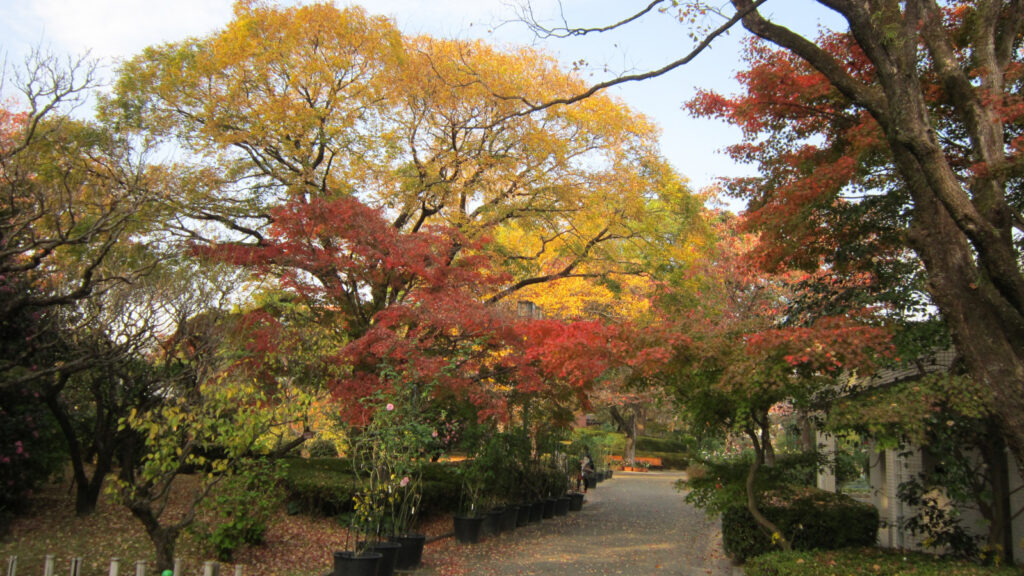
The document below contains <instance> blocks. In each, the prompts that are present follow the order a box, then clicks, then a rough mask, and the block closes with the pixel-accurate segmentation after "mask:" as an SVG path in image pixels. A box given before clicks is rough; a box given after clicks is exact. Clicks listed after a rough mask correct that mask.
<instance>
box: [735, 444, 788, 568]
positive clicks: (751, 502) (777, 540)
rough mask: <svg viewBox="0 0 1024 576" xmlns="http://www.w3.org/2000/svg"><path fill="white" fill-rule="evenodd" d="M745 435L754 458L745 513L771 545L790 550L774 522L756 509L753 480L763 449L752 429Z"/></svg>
mask: <svg viewBox="0 0 1024 576" xmlns="http://www.w3.org/2000/svg"><path fill="white" fill-rule="evenodd" d="M746 433H747V436H749V437H750V440H751V441H752V442H753V443H754V458H753V460H751V461H750V468H749V469H748V470H747V481H746V491H747V511H748V512H750V515H751V516H753V517H754V521H755V522H757V525H758V526H759V527H760V528H761V529H762V530H764V531H765V533H767V534H768V536H769V537H770V538H771V539H772V543H773V544H777V545H778V546H779V547H781V548H782V549H783V550H787V551H788V550H792V549H793V545H792V544H790V542H789V539H788V538H786V537H785V535H783V534H782V531H781V530H779V527H778V526H776V525H775V523H774V522H772V521H771V520H769V519H768V517H767V516H765V515H764V514H762V513H761V511H760V510H759V509H758V508H757V492H756V489H755V484H756V482H755V480H756V478H757V471H758V470H760V469H761V465H762V464H763V463H764V447H763V446H762V445H761V443H760V442H759V441H758V438H757V432H755V431H754V430H753V429H752V428H748V429H747V430H746Z"/></svg>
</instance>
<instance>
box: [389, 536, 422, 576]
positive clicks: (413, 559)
mask: <svg viewBox="0 0 1024 576" xmlns="http://www.w3.org/2000/svg"><path fill="white" fill-rule="evenodd" d="M389 540H391V541H392V542H397V543H398V544H400V545H401V548H399V549H398V553H397V554H395V569H396V570H414V569H416V567H417V566H419V565H420V560H422V559H423V545H424V544H425V543H426V541H427V537H426V536H425V535H423V534H398V535H396V536H392V537H391V538H389Z"/></svg>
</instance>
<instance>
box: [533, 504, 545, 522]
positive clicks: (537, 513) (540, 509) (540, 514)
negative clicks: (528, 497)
mask: <svg viewBox="0 0 1024 576" xmlns="http://www.w3.org/2000/svg"><path fill="white" fill-rule="evenodd" d="M543 518H544V501H543V500H538V501H536V502H534V503H533V504H530V522H540V521H541V519H543Z"/></svg>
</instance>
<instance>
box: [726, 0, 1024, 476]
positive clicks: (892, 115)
mask: <svg viewBox="0 0 1024 576" xmlns="http://www.w3.org/2000/svg"><path fill="white" fill-rule="evenodd" d="M732 3H733V5H734V7H736V8H737V9H738V10H743V9H750V8H752V0H732ZM820 3H821V4H824V5H827V6H828V7H830V8H831V9H832V10H834V11H835V12H837V13H838V14H840V15H842V16H843V17H844V18H845V19H846V21H847V23H848V24H849V29H850V33H851V34H852V36H853V38H854V39H855V40H856V42H857V44H858V46H859V48H860V49H861V50H862V52H863V55H864V56H865V57H866V58H867V59H868V60H869V61H870V63H871V64H872V66H873V73H874V76H873V78H874V79H875V80H874V81H873V82H871V83H865V82H864V79H863V78H862V77H854V76H852V75H851V74H850V73H849V72H848V70H847V68H846V67H845V66H844V65H843V63H841V62H839V61H837V60H836V59H835V58H834V57H832V56H831V55H830V54H829V53H828V52H826V51H825V50H824V49H822V48H821V46H819V45H817V44H815V43H813V42H810V41H808V40H807V39H805V38H804V37H802V36H800V35H798V34H796V33H794V32H793V31H791V30H789V29H788V28H785V27H783V26H779V25H777V24H775V23H774V22H771V21H770V20H768V19H766V18H764V17H763V16H762V15H761V14H760V13H759V12H758V11H757V10H753V11H751V12H748V13H746V15H745V16H744V17H743V26H744V27H745V28H746V29H747V30H749V31H750V32H751V33H753V34H755V35H757V36H759V37H761V38H764V39H765V40H767V41H769V42H772V43H774V44H776V45H778V46H780V47H781V48H783V49H785V50H788V51H790V52H792V53H793V54H795V55H797V56H799V57H800V58H803V59H804V60H805V61H806V62H807V63H808V64H810V65H811V66H812V67H814V68H815V69H816V70H818V71H819V72H820V73H822V74H823V75H824V76H825V77H826V78H827V79H828V80H829V82H830V83H831V84H832V85H833V86H834V87H835V88H836V89H837V90H839V91H840V92H841V93H842V94H843V95H844V96H846V97H847V98H849V99H850V100H851V101H852V102H854V103H855V104H857V105H858V106H861V107H863V109H864V110H866V111H867V112H868V113H869V114H871V116H872V117H873V118H874V119H875V120H876V121H877V122H878V124H879V126H880V127H881V128H882V130H883V131H884V133H885V137H886V141H887V143H888V146H889V149H890V151H891V153H892V155H893V161H894V163H895V166H896V169H897V171H898V172H899V174H900V176H901V178H902V180H903V183H904V184H905V185H906V191H907V192H908V193H909V195H910V197H911V198H912V201H913V213H912V224H911V230H910V233H909V234H908V238H909V246H910V247H911V248H913V249H914V250H915V251H917V254H918V256H920V258H921V260H922V262H923V263H924V266H925V269H926V270H927V273H928V282H929V287H928V291H929V293H930V295H931V296H932V298H933V300H934V302H935V304H936V306H937V307H938V308H939V310H940V312H941V313H942V317H943V319H944V320H945V322H946V323H947V326H949V328H950V330H951V332H952V334H953V339H954V342H955V344H956V346H957V350H958V352H959V353H960V354H961V355H962V356H963V358H964V360H965V362H966V364H967V366H968V370H969V372H970V374H971V376H972V377H973V378H974V379H975V380H976V381H977V382H978V385H979V386H982V387H984V388H985V389H987V390H989V391H991V393H992V396H993V405H994V410H995V415H996V419H997V421H998V423H999V428H1000V431H1001V433H1002V434H1003V437H1004V438H1005V439H1006V442H1007V445H1008V446H1009V448H1010V451H1011V453H1012V454H1013V456H1014V458H1015V459H1016V464H1017V469H1018V470H1019V471H1020V472H1021V473H1022V474H1024V273H1022V271H1021V269H1020V266H1019V254H1018V252H1017V248H1016V246H1015V244H1014V240H1013V219H1012V214H1013V210H1012V209H1011V208H1010V207H1009V205H1008V201H1007V196H1006V182H1005V174H1004V173H1003V172H1002V170H1003V168H1004V166H1005V165H1007V164H1008V163H1012V162H1016V161H1017V160H1016V159H1014V158H1009V157H1008V156H1007V154H1008V152H1007V149H1008V146H1007V144H1006V133H1005V129H1004V127H1003V125H1002V123H1001V122H1002V121H1001V120H1000V118H1001V114H1000V112H999V110H998V109H997V107H998V106H999V105H1000V104H999V102H1001V101H1002V100H1001V96H1002V95H1003V94H1005V93H1007V91H1006V85H1005V75H1006V73H1007V70H1008V67H1009V66H1010V65H1011V64H1015V62H1016V59H1015V57H1014V54H1013V52H1014V51H1015V50H1017V45H1016V43H1015V41H1013V42H1007V41H1005V40H1006V39H1016V38H1017V35H1019V33H1020V31H1021V27H1022V20H1024V12H1022V11H1020V10H1016V9H1014V8H1013V7H1009V6H1008V5H1007V3H1005V2H990V3H975V5H974V6H975V8H976V9H977V10H979V20H985V21H992V22H997V23H998V25H995V26H991V27H987V28H986V27H985V26H980V25H979V26H977V27H976V28H975V29H973V30H971V31H970V32H969V36H968V37H965V38H966V39H967V41H968V42H969V44H968V48H970V49H971V50H970V52H971V54H972V55H973V58H975V59H976V61H970V62H968V61H964V62H961V56H960V55H959V53H958V52H957V47H956V46H955V44H954V39H953V38H952V37H951V35H950V31H949V30H947V29H946V27H945V24H944V20H943V16H942V14H941V9H940V8H939V6H938V4H937V3H936V2H934V1H933V0H908V1H907V2H900V3H877V4H876V3H870V2H865V1H863V0H861V1H851V2H825V1H824V0H820ZM922 46H924V47H925V48H926V49H927V51H928V55H929V56H930V68H929V69H928V73H929V74H933V75H934V76H935V78H936V79H937V81H938V82H940V83H941V86H942V88H943V90H944V92H945V95H946V96H947V97H948V100H949V106H950V109H951V110H952V111H953V112H954V114H955V116H954V118H955V119H956V120H955V121H957V122H959V125H958V126H959V127H960V128H961V129H962V130H963V132H964V136H965V138H967V139H968V140H969V144H970V146H969V152H970V156H971V157H970V160H971V161H973V162H976V163H978V165H979V166H980V169H979V170H977V171H974V175H973V176H972V177H969V178H966V177H965V178H961V177H960V175H959V174H958V172H957V171H956V170H955V169H954V168H953V166H952V165H951V164H950V160H949V156H950V155H947V154H946V150H945V149H944V148H943V143H942V142H941V141H940V140H939V138H940V134H939V132H938V131H937V130H936V129H935V128H934V127H935V125H936V124H937V122H936V120H935V119H934V118H933V117H932V113H931V111H930V108H929V104H928V101H927V97H926V95H925V93H924V89H923V87H922V86H923V85H925V84H927V82H922V78H921V74H922V70H923V68H922V61H921V53H920V51H919V49H920V48H921V47H922ZM975 73H977V74H979V75H980V76H979V78H974V79H972V76H971V74H975ZM977 80H980V84H979V83H978V82H977ZM953 155H956V154H953Z"/></svg>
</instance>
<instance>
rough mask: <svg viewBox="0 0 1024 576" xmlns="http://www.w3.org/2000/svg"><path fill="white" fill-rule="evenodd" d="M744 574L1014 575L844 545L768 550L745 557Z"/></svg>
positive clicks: (916, 554)
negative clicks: (758, 554) (748, 557)
mask: <svg viewBox="0 0 1024 576" xmlns="http://www.w3.org/2000/svg"><path fill="white" fill-rule="evenodd" d="M743 573H744V574H746V576H838V575H840V574H841V575H843V576H869V575H870V576H911V575H913V576H1014V575H1018V574H1020V572H1019V571H1018V570H1017V569H1015V568H1010V567H1001V568H1000V567H992V566H979V565H977V564H971V563H968V562H957V561H951V560H944V559H942V558H939V557H937V556H932V555H928V554H922V553H919V552H904V551H883V550H879V549H877V548H846V549H843V550H830V551H813V552H812V551H792V552H781V551H780V552H771V553H768V554H765V555H763V556H758V557H756V558H752V559H751V560H749V561H748V562H747V563H746V564H745V565H744V567H743Z"/></svg>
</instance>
